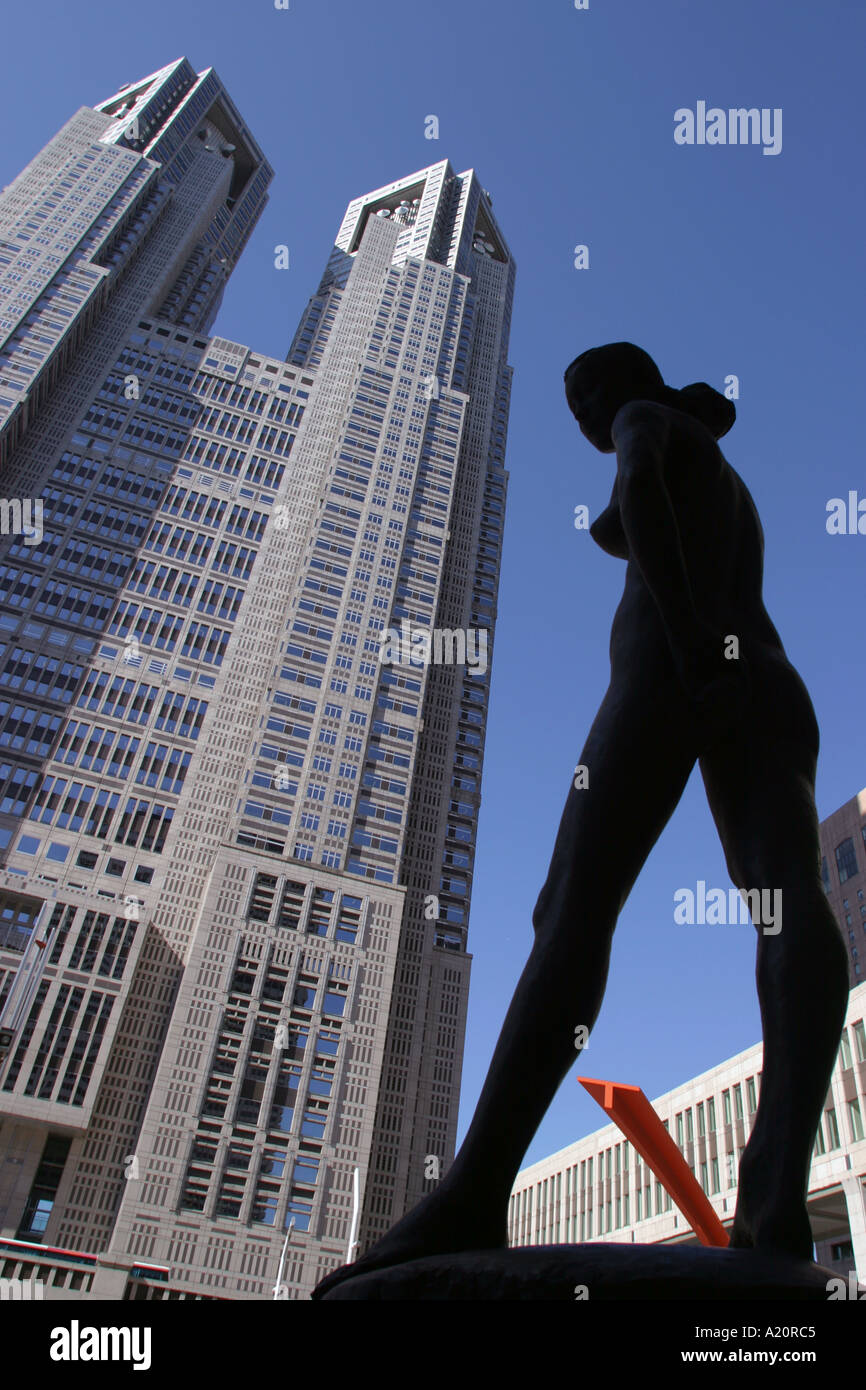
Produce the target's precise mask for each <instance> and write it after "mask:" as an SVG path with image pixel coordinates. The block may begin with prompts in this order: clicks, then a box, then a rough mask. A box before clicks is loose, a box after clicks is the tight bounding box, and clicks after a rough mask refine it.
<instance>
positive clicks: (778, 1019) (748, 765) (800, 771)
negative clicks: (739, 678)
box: [701, 668, 848, 1259]
mask: <svg viewBox="0 0 866 1390" xmlns="http://www.w3.org/2000/svg"><path fill="white" fill-rule="evenodd" d="M789 669H790V668H789ZM758 695H759V698H758V701H757V708H756V711H755V719H754V721H753V723H752V725H751V727H749V728H747V729H746V731H745V734H744V736H743V737H741V738H740V739H739V740H727V741H726V742H725V743H723V744H720V745H719V747H718V748H717V749H716V750H714V752H713V753H712V754H711V755H710V756H707V757H704V758H702V759H701V771H702V774H703V777H704V782H705V785H706V789H707V795H708V798H709V801H710V806H711V808H712V811H713V815H714V817H715V820H716V824H717V826H718V829H719V834H720V835H721V838H722V843H723V845H724V848H725V854H726V858H727V863H728V869H729V872H730V874H731V877H732V879H733V881H734V883H735V884H736V885H737V887H738V888H743V889H746V890H753V889H760V890H762V892H764V893H766V895H767V896H766V898H765V899H764V901H765V903H766V906H767V907H768V908H769V910H770V913H772V911H773V904H775V905H776V906H780V907H781V926H780V928H779V929H778V930H776V928H777V927H779V923H778V921H777V922H773V923H769V922H767V921H762V922H761V923H760V924H757V923H756V927H757V934H758V949H757V984H758V998H759V1001H760V1006H761V1019H762V1024H763V1034H764V1058H763V1073H762V1077H761V1093H760V1100H759V1104H758V1112H757V1116H756V1119H755V1125H754V1128H753V1130H752V1133H751V1135H750V1137H749V1141H748V1143H747V1145H746V1148H745V1151H744V1153H743V1156H742V1159H741V1162H740V1171H739V1192H738V1200H737V1210H736V1216H735V1219H734V1227H733V1231H732V1236H731V1244H732V1246H735V1247H751V1246H755V1247H760V1248H761V1249H767V1250H777V1251H782V1252H785V1253H788V1254H793V1255H801V1256H803V1257H804V1258H806V1259H810V1258H811V1254H812V1235H811V1230H810V1226H809V1220H808V1215H807V1211H806V1191H807V1185H808V1178H809V1167H810V1162H811V1156H812V1149H813V1146H814V1142H815V1132H816V1129H817V1126H818V1122H819V1119H820V1116H821V1111H822V1109H823V1106H824V1102H825V1098H826V1095H827V1090H828V1087H829V1084H830V1075H831V1072H832V1069H833V1064H834V1062H835V1058H836V1053H837V1050H838V1047H839V1039H840V1035H841V1030H842V1025H843V1022H844V1018H845V1009H846V1005H847V999H848V968H847V952H846V949H845V943H844V940H843V938H842V934H841V930H840V927H839V925H838V923H837V921H836V919H835V917H834V915H833V913H832V912H831V910H830V907H829V905H828V903H827V899H826V896H825V894H824V890H823V887H822V884H821V877H820V850H819V840H818V818H817V814H816V811H815V800H814V786H815V766H816V761H817V747H818V741H817V725H816V723H815V720H814V713H813V712H812V708H811V704H810V702H809V699H808V695H807V694H806V691H805V687H804V686H803V685H802V682H801V681H800V680H799V677H797V676H796V675H795V673H793V672H791V673H790V677H784V673H782V674H781V675H780V673H779V671H778V669H777V668H774V669H773V670H771V672H770V681H769V688H767V687H765V688H764V690H763V692H761V691H760V690H759V692H758ZM762 705H763V709H762V708H761V706H762ZM777 895H780V896H777ZM764 915H768V914H767V913H766V910H765V911H764Z"/></svg>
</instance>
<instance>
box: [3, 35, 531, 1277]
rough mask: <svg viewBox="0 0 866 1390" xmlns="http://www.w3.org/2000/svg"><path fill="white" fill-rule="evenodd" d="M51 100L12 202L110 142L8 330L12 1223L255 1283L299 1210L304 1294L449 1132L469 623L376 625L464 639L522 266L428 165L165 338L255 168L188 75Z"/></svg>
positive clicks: (491, 489)
mask: <svg viewBox="0 0 866 1390" xmlns="http://www.w3.org/2000/svg"><path fill="white" fill-rule="evenodd" d="M57 140H58V142H59V144H58V145H57V148H56V149H55V148H54V147H53V145H52V146H49V147H46V151H43V152H42V154H41V155H40V156H37V159H36V160H35V161H34V162H33V164H32V165H31V166H30V167H29V170H28V171H25V175H22V179H25V176H26V178H28V179H30V185H29V186H28V190H27V191H26V194H21V197H19V203H20V206H19V205H18V204H16V205H15V206H14V207H12V208H11V209H10V225H13V224H14V225H15V226H17V225H18V223H20V221H21V217H22V215H23V213H22V209H23V206H24V204H25V203H30V202H32V199H33V193H34V184H33V181H34V179H35V181H36V183H37V184H38V185H39V188H40V189H41V190H42V193H43V194H44V198H45V201H46V207H47V211H48V212H49V213H54V212H55V211H56V209H55V208H52V207H50V204H51V203H52V201H54V202H56V201H57V198H58V196H59V194H58V189H59V188H61V187H62V188H63V189H64V196H65V192H66V191H68V190H66V186H65V185H66V180H68V178H69V177H70V173H69V169H70V160H71V159H72V158H73V156H74V157H75V158H76V159H77V160H78V161H79V162H80V163H81V164H82V168H83V169H84V171H85V173H86V172H87V170H88V167H89V165H90V164H93V163H95V165H96V169H97V171H99V173H100V179H101V182H100V181H99V180H97V181H95V182H94V181H93V180H91V186H90V187H89V192H88V194H87V197H88V198H89V200H90V201H89V202H88V203H87V206H86V208H84V209H83V210H82V212H81V222H82V227H84V228H86V235H85V239H84V240H81V239H79V241H78V242H77V243H76V248H77V250H76V252H75V255H74V256H73V259H72V262H71V263H70V264H66V262H64V263H63V264H64V265H65V268H66V271H68V272H69V273H70V275H78V276H79V277H80V283H81V285H82V286H83V287H84V289H85V290H86V291H87V294H86V295H85V294H84V293H83V291H82V297H81V303H80V304H76V305H74V306H73V308H74V313H75V315H77V317H76V318H75V323H76V325H77V328H76V332H77V334H78V336H77V337H76V338H75V341H74V343H72V340H71V339H70V338H69V337H68V330H67V336H66V337H63V334H62V333H61V341H62V342H66V343H72V346H71V347H70V349H69V352H68V354H67V359H68V360H64V363H63V365H62V370H61V368H58V370H57V372H55V373H54V375H52V376H51V377H50V381H49V378H48V377H47V376H46V377H44V380H45V381H46V382H48V384H49V386H50V390H49V389H48V388H47V387H46V390H45V391H44V393H43V396H44V399H42V398H40V399H39V401H38V402H37V392H36V389H35V388H36V386H38V382H39V380H42V379H43V378H38V374H37V378H38V379H37V378H34V380H33V381H31V382H30V383H29V385H28V381H27V379H26V373H24V372H23V367H24V366H26V364H27V361H28V351H27V343H28V341H29V340H27V339H26V338H24V337H19V338H18V340H17V341H16V342H15V343H14V344H13V345H12V346H13V348H14V351H12V352H11V355H10V358H9V360H10V362H11V363H12V370H13V371H17V372H18V376H17V378H16V380H18V382H19V384H21V383H23V386H22V392H21V393H19V394H21V397H22V399H21V400H19V401H18V407H19V417H18V418H19V419H20V420H21V421H23V422H24V424H26V430H25V429H24V428H23V426H22V427H21V428H19V429H18V433H17V434H15V435H14V438H13V433H12V431H11V429H10V433H9V435H8V437H9V439H12V440H13V442H14V444H15V447H14V450H13V451H12V452H11V454H10V459H11V468H12V473H11V477H12V478H13V480H14V485H15V487H16V490H17V491H18V493H19V495H22V496H24V495H38V496H39V498H40V499H41V501H42V504H43V506H44V526H43V531H42V534H41V535H40V536H39V538H38V541H35V538H34V537H33V536H31V535H29V534H27V535H20V536H10V537H6V538H4V541H3V543H2V545H0V564H2V566H3V577H4V581H5V587H6V592H7V595H8V599H7V605H6V608H5V610H4V612H3V614H2V615H0V634H2V643H0V645H2V650H0V662H2V666H0V757H2V758H3V759H4V762H3V766H2V786H0V796H2V800H0V838H2V840H3V849H4V865H3V868H2V870H0V972H2V973H0V1010H2V1015H0V1021H2V1026H3V1027H6V1028H7V1029H8V1036H7V1037H6V1038H5V1039H4V1040H3V1041H2V1044H0V1087H2V1091H0V1105H2V1111H3V1115H4V1118H3V1122H2V1129H0V1144H3V1145H4V1147H5V1148H6V1149H7V1150H8V1151H9V1152H13V1151H14V1152H15V1153H20V1154H22V1155H25V1157H24V1158H22V1160H21V1161H20V1163H19V1164H17V1165H16V1166H17V1168H18V1171H15V1172H12V1173H10V1174H9V1175H8V1176H7V1178H6V1179H5V1180H4V1183H3V1184H2V1185H0V1216H2V1219H3V1223H4V1224H3V1231H4V1233H5V1235H6V1237H7V1239H8V1240H11V1241H12V1242H13V1246H14V1245H15V1242H18V1243H19V1244H21V1243H22V1242H23V1244H24V1245H26V1246H27V1248H30V1245H29V1244H28V1243H32V1242H34V1241H35V1242H37V1243H38V1242H42V1243H43V1244H46V1243H47V1246H48V1247H50V1248H51V1249H54V1247H61V1248H62V1249H65V1250H67V1251H79V1252H81V1254H82V1257H84V1255H85V1253H87V1254H88V1258H92V1257H93V1256H94V1254H95V1253H98V1254H99V1266H100V1269H102V1268H103V1266H104V1268H105V1269H108V1268H112V1269H115V1270H124V1271H125V1272H126V1274H127V1275H128V1276H129V1278H130V1279H131V1280H132V1281H133V1282H138V1283H139V1284H142V1287H144V1285H147V1284H148V1281H150V1282H152V1280H153V1279H155V1280H156V1281H157V1283H158V1284H159V1283H161V1282H162V1280H163V1279H164V1277H165V1271H171V1276H172V1286H173V1288H175V1289H177V1290H179V1292H180V1294H181V1295H182V1296H189V1297H268V1296H270V1295H271V1289H272V1285H273V1281H274V1277H275V1274H276V1269H277V1264H278V1261H279V1257H280V1253H281V1251H282V1250H283V1240H284V1235H285V1232H286V1231H289V1232H290V1240H289V1244H288V1246H287V1248H286V1251H285V1254H286V1260H285V1269H284V1275H283V1283H284V1296H286V1297H289V1298H299V1297H303V1296H304V1294H305V1293H306V1292H307V1291H309V1289H310V1288H311V1287H312V1286H313V1285H314V1284H315V1283H316V1282H317V1280H318V1279H319V1278H320V1277H321V1275H322V1274H323V1273H324V1272H325V1271H326V1270H327V1269H328V1268H330V1267H332V1266H333V1265H334V1264H336V1263H339V1262H340V1261H341V1260H342V1259H344V1258H345V1255H346V1248H347V1241H348V1238H349V1234H350V1225H351V1222H352V1217H353V1181H354V1179H355V1176H356V1174H357V1176H358V1177H359V1178H360V1186H361V1191H362V1193H363V1194H364V1200H363V1210H362V1226H361V1233H360V1244H361V1245H363V1244H364V1243H365V1242H366V1241H368V1240H369V1239H370V1238H372V1237H373V1236H374V1235H375V1233H376V1229H377V1226H380V1225H382V1223H384V1225H386V1226H387V1225H390V1224H391V1222H392V1221H393V1220H394V1219H396V1217H397V1216H398V1215H399V1214H400V1212H401V1210H402V1209H405V1207H406V1206H407V1205H409V1204H411V1202H412V1201H414V1200H416V1199H417V1197H418V1196H420V1195H421V1193H422V1191H423V1189H424V1186H425V1183H424V1177H423V1173H424V1168H425V1163H424V1155H426V1154H428V1153H434V1154H436V1156H437V1157H438V1158H440V1159H441V1160H442V1161H446V1162H447V1159H448V1157H449V1156H450V1152H451V1151H453V1142H454V1132H455V1128H456V1107H457V1096H458V1085H459V1070H460V1060H461V1052H462V1037H463V1027H464V1021H465V1008H466V991H467V987H468V964H469V957H468V955H467V953H466V927H467V915H468V906H469V896H470V892H471V867H472V853H473V844H474V833H475V823H476V820H477V814H478V808H479V804H480V796H479V783H480V774H481V760H482V756H483V737H484V722H485V718H486V698H487V685H488V681H489V658H490V653H489V649H488V647H487V646H485V649H484V650H485V655H486V660H485V662H484V666H483V668H482V667H481V666H478V667H477V670H475V669H473V668H472V664H471V658H470V659H469V661H468V662H460V661H459V658H458V657H457V656H456V655H455V656H452V659H451V661H450V662H448V664H446V665H435V664H434V665H431V664H430V663H429V662H428V661H427V660H425V659H420V660H418V659H416V660H415V662H414V663H413V662H412V661H411V660H402V659H401V660H400V661H395V662H393V663H391V662H387V661H383V660H382V653H383V642H384V641H385V639H386V637H387V634H388V632H389V631H393V630H394V628H395V626H397V627H399V626H400V625H404V626H406V625H408V626H409V627H411V629H413V630H415V631H416V632H417V631H419V630H423V631H424V632H426V633H428V634H433V633H434V632H435V631H436V629H437V628H441V627H445V626H447V627H448V628H449V629H454V630H455V632H456V630H458V629H459V630H465V629H467V628H470V627H471V628H474V629H477V630H478V632H479V633H480V632H482V631H483V635H484V639H485V643H492V634H493V627H494V623H495V599H496V589H497V583H498V572H499V556H500V548H501V539H502V522H503V510H504V500H505V485H506V475H505V472H504V467H503V465H504V446H505V429H506V421H507V410H508V393H509V389H510V368H509V367H508V365H507V362H506V352H507V339H508V327H509V319H510V306H511V296H512V293H513V279H514V266H513V262H512V261H511V259H510V257H509V255H508V252H507V249H506V247H505V243H504V241H503V240H502V238H501V235H500V234H499V233H498V231H497V230H496V228H495V224H494V222H493V218H492V212H491V211H490V209H489V197H488V196H487V195H486V194H484V193H483V190H481V189H480V187H479V185H478V183H477V180H476V179H475V177H474V175H473V174H471V173H469V174H465V175H455V174H454V173H453V171H452V170H451V169H450V166H448V165H447V162H446V163H443V164H441V165H437V166H434V167H433V168H432V169H430V170H425V171H421V172H420V174H418V175H413V176H411V178H410V179H409V180H401V181H399V182H398V183H397V184H394V185H391V186H389V188H388V190H386V191H385V192H384V193H383V191H382V190H379V191H377V192H376V193H374V194H371V195H367V196H366V197H365V198H363V199H361V200H357V206H355V205H353V207H355V211H354V212H353V213H352V214H351V216H350V215H349V214H347V222H346V223H345V224H344V229H341V233H340V238H341V241H340V244H339V245H338V246H337V247H336V248H335V253H334V256H333V257H332V258H331V261H330V262H329V266H328V269H327V270H326V274H325V276H324V277H323V282H322V285H321V286H320V290H319V292H318V294H317V295H316V296H314V298H313V300H311V304H310V307H309V308H308V311H307V313H306V314H305V315H304V316H303V318H302V321H301V324H300V326H299V329H298V333H297V334H296V337H295V341H294V343H293V346H292V349H291V350H290V352H289V354H288V357H287V361H286V362H285V363H280V362H276V361H273V360H271V359H267V358H264V357H261V356H260V355H257V354H255V353H253V352H251V351H250V350H249V349H247V348H245V347H243V346H241V345H239V344H235V343H231V342H228V341H226V340H224V339H220V338H214V337H200V336H196V335H198V334H206V333H207V330H208V328H209V326H210V323H211V322H212V319H213V317H214V314H215V313H216V309H217V307H218V304H219V299H220V296H221V293H222V287H223V285H224V283H225V279H226V276H227V275H228V273H229V272H230V269H231V267H232V265H233V264H234V261H235V260H236V258H237V255H238V254H239V253H240V250H241V249H242V247H243V245H244V243H245V241H246V239H247V237H248V235H249V232H250V230H251V228H252V225H253V224H254V221H255V218H256V217H257V215H258V213H259V212H260V211H261V208H262V206H263V203H264V199H265V194H266V188H267V183H268V181H269V178H270V170H269V167H268V166H267V164H266V163H265V161H264V159H263V157H262V156H261V154H260V151H258V149H257V147H256V146H255V144H254V142H253V141H252V139H251V137H249V135H248V133H247V132H246V130H245V128H244V127H243V124H242V122H241V120H240V117H239V116H238V114H237V112H236V111H235V110H234V108H233V106H232V104H231V102H230V100H229V98H228V96H227V95H226V93H225V91H224V89H223V88H222V87H221V85H220V84H219V82H218V79H217V78H216V76H215V74H213V72H212V71H211V70H208V71H207V72H205V73H203V74H196V73H195V71H194V70H193V69H192V68H191V66H190V65H189V64H188V63H186V60H180V61H179V62H178V63H175V64H172V65H170V66H169V67H168V68H166V69H163V70H162V71H161V72H160V73H157V74H154V75H152V76H151V77H150V78H147V79H144V80H143V81H142V82H139V83H136V84H130V85H129V86H128V87H125V88H123V89H121V91H120V92H119V93H117V94H115V96H114V97H112V98H110V99H109V100H108V101H107V102H103V103H101V104H100V105H99V106H98V107H97V108H95V109H94V110H87V109H84V110H82V111H81V112H79V113H78V116H77V117H75V118H73V121H72V122H70V123H69V125H68V126H67V127H65V128H64V131H63V132H61V135H60V136H59V137H57ZM94 150H95V154H94ZM88 156H92V158H89V157H88ZM109 176H110V177H109ZM112 180H113V182H112ZM14 187H15V186H14V185H13V188H14ZM22 187H23V185H22ZM410 188H411V189H415V190H417V192H415V193H414V196H413V198H409V197H408V196H407V195H408V192H409V190H410ZM78 191H80V190H78V188H77V185H76V184H75V181H74V179H73V180H72V193H71V194H70V196H73V194H75V195H76V196H77V192H78ZM18 192H19V193H20V192H21V190H20V189H19V190H18ZM16 196H17V195H16ZM383 198H384V199H385V202H384V203H383ZM350 211H351V210H350ZM0 212H2V202H0ZM88 218H89V219H90V220H89V221H88ZM350 224H351V225H350ZM349 225H350V230H349V231H348V232H347V233H346V236H344V230H345V229H346V228H347V227H349ZM57 249H58V254H59V251H60V250H65V251H66V253H67V258H68V254H69V248H68V247H66V248H61V247H58V248H57ZM82 253H86V254H82ZM93 266H95V269H93V268H92V267H93ZM49 268H50V267H49ZM88 272H89V273H88ZM16 273H17V272H16ZM58 273H59V272H58ZM64 273H65V272H64ZM43 280H44V286H43V290H42V291H40V293H41V295H42V300H43V301H44V302H43V304H42V309H43V310H44V311H45V312H46V313H49V314H50V313H51V312H53V310H52V308H51V304H52V294H53V292H54V291H55V290H58V291H59V292H60V294H61V296H62V295H65V294H66V292H67V281H65V280H64V281H62V282H61V281H58V280H57V276H56V274H55V276H54V278H52V277H51V276H49V274H48V271H47V270H46V272H45V274H44V276H43ZM69 283H72V281H71V280H70V281H69ZM76 283H78V282H76ZM93 286H95V287H96V291H98V293H97V292H95V291H94V292H91V291H92V288H93ZM13 287H14V282H12V281H10V285H9V287H8V288H9V289H10V291H12V289H13ZM88 296H89V297H88ZM60 302H61V303H66V300H65V299H63V298H62V297H61V299H60ZM17 309H18V310H20V311H21V314H23V313H24V311H25V309H27V305H26V304H24V303H23V301H22V303H21V304H20V305H18V306H17ZM16 311H17V310H16ZM27 312H32V306H31V309H27ZM66 317H67V318H68V317H69V316H68V315H67V316H66ZM22 322H23V319H22ZM52 322H53V321H52ZM58 331H60V329H59V327H58ZM58 360H59V359H58ZM36 404H38V405H39V409H38V410H36V409H35V406H36ZM31 405H32V406H33V407H34V408H33V409H29V407H30V406H31ZM27 409H29V414H28V413H27ZM9 423H10V426H11V427H14V425H15V422H14V421H13V420H12V419H11V417H10V422H9ZM34 542H35V543H34ZM450 635H451V636H454V635H455V633H450ZM431 808H435V814H433V813H432V812H431ZM431 900H433V901H435V903H436V907H435V911H434V912H433V913H431V912H430V911H429V910H427V908H428V905H429V902H430V901H431ZM406 1020H409V1024H408V1027H407V1024H406ZM383 1136H384V1138H383ZM52 1145H53V1146H54V1147H53V1148H52V1147H51V1146H52ZM58 1146H60V1147H58ZM61 1147H62V1157H61V1158H58V1157H57V1155H58V1154H60V1150H61ZM55 1149H56V1151H57V1152H56V1153H55ZM49 1158H51V1163H49V1162H48V1160H49ZM49 1168H50V1169H51V1182H50V1184H48V1185H46V1183H47V1180H46V1179H45V1178H44V1176H40V1175H41V1174H43V1175H44V1173H47V1172H48V1169H49ZM49 1187H50V1191H49ZM57 1258H58V1259H61V1257H60V1256H57ZM61 1263H62V1260H61ZM142 1271H143V1272H142ZM148 1271H150V1273H148ZM153 1271H157V1273H155V1274H154V1273H153ZM100 1278H101V1276H100V1275H99V1274H97V1277H96V1285H95V1286H94V1292H93V1295H92V1296H96V1297H99V1296H110V1295H107V1294H106V1293H105V1289H106V1288H107V1287H108V1286H107V1285H105V1284H104V1283H103V1284H100ZM88 1283H89V1281H88ZM100 1289H102V1290H103V1291H102V1292H101V1293H100V1291H99V1290H100ZM134 1296H140V1295H139V1294H138V1293H136V1294H135V1295H134ZM141 1296H144V1295H141ZM148 1296H149V1295H148Z"/></svg>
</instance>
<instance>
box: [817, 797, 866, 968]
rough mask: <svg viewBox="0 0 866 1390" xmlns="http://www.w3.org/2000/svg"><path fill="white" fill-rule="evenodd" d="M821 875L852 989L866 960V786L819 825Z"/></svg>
mask: <svg viewBox="0 0 866 1390" xmlns="http://www.w3.org/2000/svg"><path fill="white" fill-rule="evenodd" d="M820 835H821V877H822V879H823V880H824V888H825V890H826V893H827V898H828V901H829V903H830V906H831V907H832V909H833V911H834V912H835V914H836V918H837V920H838V922H839V925H840V927H841V928H842V934H843V936H844V938H845V944H846V945H847V947H848V977H849V981H850V984H851V988H852V989H853V988H854V986H855V985H861V984H862V983H863V964H864V961H866V896H864V895H866V788H864V790H863V791H861V792H858V793H857V795H856V796H852V798H851V800H850V801H846V802H845V805H844V806H840V807H839V810H838V811H834V812H833V814H832V815H831V816H827V818H826V820H822V822H821V825H820Z"/></svg>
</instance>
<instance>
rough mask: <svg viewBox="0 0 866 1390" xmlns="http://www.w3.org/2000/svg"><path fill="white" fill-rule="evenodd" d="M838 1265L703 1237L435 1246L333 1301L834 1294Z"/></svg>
mask: <svg viewBox="0 0 866 1390" xmlns="http://www.w3.org/2000/svg"><path fill="white" fill-rule="evenodd" d="M833 1278H834V1276H833V1274H832V1273H831V1271H830V1270H828V1269H824V1268H822V1267H821V1266H820V1265H817V1264H813V1263H812V1261H811V1260H798V1259H793V1258H791V1257H788V1256H783V1255H769V1254H763V1253H761V1252H760V1251H755V1250H726V1249H718V1248H715V1247H706V1246H699V1245H622V1244H619V1245H617V1244H598V1245H592V1244H586V1245H528V1246H518V1247H517V1248H515V1249H512V1250H470V1251H464V1252H463V1253H462V1254H456V1255H432V1256H427V1257H426V1258H425V1259H421V1260H412V1261H410V1262H408V1263H407V1264H400V1265H392V1266H391V1267H390V1268H387V1269H380V1270H373V1271H372V1272H370V1273H369V1274H359V1275H357V1276H356V1277H355V1278H352V1279H346V1280H344V1282H343V1283H342V1284H338V1285H336V1286H335V1287H334V1288H333V1289H332V1290H330V1292H329V1293H326V1294H325V1295H324V1298H323V1301H325V1300H333V1301H335V1302H336V1301H337V1300H338V1299H342V1300H347V1299H348V1300H355V1301H377V1300H380V1301H389V1302H393V1301H395V1300H405V1301H424V1300H427V1301H442V1300H445V1299H459V1300H515V1301H519V1302H521V1303H522V1302H526V1301H527V1300H537V1301H546V1302H565V1303H574V1302H582V1301H584V1300H585V1301H586V1302H588V1303H590V1304H592V1303H600V1302H623V1301H626V1300H629V1299H636V1300H638V1299H639V1300H644V1301H646V1300H655V1301H658V1300H665V1299H667V1300H690V1301H691V1300H696V1299H699V1300H706V1301H712V1302H720V1301H727V1302H731V1301H735V1300H737V1299H743V1300H748V1301H749V1302H754V1301H755V1300H756V1299H785V1300H789V1299H799V1300H801V1301H804V1302H809V1301H812V1302H826V1301H827V1297H828V1292H827V1286H828V1281H829V1280H831V1279H833Z"/></svg>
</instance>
